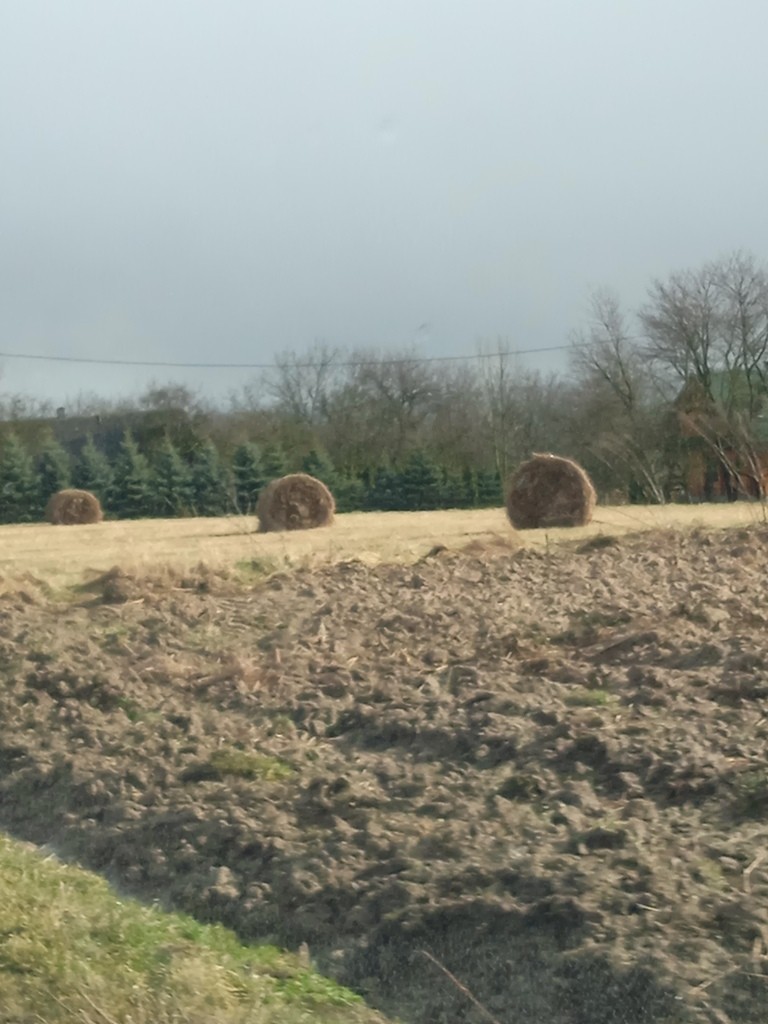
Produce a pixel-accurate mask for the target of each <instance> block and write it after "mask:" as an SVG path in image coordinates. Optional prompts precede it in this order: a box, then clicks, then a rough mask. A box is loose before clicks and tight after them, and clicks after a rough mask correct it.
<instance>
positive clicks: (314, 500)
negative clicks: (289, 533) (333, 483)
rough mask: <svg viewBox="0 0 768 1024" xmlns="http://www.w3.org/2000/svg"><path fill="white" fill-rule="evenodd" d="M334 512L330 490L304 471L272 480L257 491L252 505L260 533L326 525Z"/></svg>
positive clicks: (331, 520)
mask: <svg viewBox="0 0 768 1024" xmlns="http://www.w3.org/2000/svg"><path fill="white" fill-rule="evenodd" d="M335 511H336V503H335V502H334V500H333V495H332V494H331V492H330V491H329V490H328V488H327V487H326V486H325V484H324V483H322V482H321V481H320V480H317V479H315V477H313V476H309V475H308V474H307V473H291V474H290V475H289V476H283V477H280V479H278V480H273V481H272V482H271V483H269V484H267V486H266V487H265V488H264V490H263V491H262V492H261V494H260V495H259V500H258V502H257V504H256V515H257V516H258V517H259V531H260V532H261V533H267V532H270V531H273V530H313V529H314V528H315V527H317V526H330V525H331V524H332V523H333V514H334V512H335Z"/></svg>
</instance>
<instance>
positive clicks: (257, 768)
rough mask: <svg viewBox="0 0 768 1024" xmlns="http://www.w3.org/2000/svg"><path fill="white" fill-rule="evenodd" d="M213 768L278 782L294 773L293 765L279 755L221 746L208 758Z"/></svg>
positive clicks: (247, 777) (248, 777) (232, 773)
mask: <svg viewBox="0 0 768 1024" xmlns="http://www.w3.org/2000/svg"><path fill="white" fill-rule="evenodd" d="M208 763H209V764H210V766H211V768H213V769H214V770H215V771H217V772H218V773H219V774H220V775H236V776H238V778H241V779H265V780H267V781H268V782H277V781H279V780H280V779H288V778H290V777H291V775H293V768H292V767H291V765H289V764H286V762H285V761H281V760H280V758H279V757H270V756H268V755H265V754H250V753H249V752H248V751H247V750H235V749H234V748H232V747H221V748H220V749H219V750H215V751H214V752H213V753H212V754H211V756H210V757H209V758H208Z"/></svg>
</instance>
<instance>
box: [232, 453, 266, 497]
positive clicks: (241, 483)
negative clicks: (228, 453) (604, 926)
mask: <svg viewBox="0 0 768 1024" xmlns="http://www.w3.org/2000/svg"><path fill="white" fill-rule="evenodd" d="M232 476H233V484H234V493H235V503H236V505H237V508H238V511H239V512H241V513H242V514H243V515H250V514H251V513H252V512H253V510H254V509H255V508H256V502H257V501H258V499H259V493H260V492H261V490H262V488H263V487H264V485H265V484H266V482H267V481H266V479H265V473H264V470H263V468H262V464H261V453H260V452H259V449H258V448H257V447H256V445H255V444H251V443H250V442H247V443H245V444H241V445H238V446H237V448H235V452H234V455H233V456H232Z"/></svg>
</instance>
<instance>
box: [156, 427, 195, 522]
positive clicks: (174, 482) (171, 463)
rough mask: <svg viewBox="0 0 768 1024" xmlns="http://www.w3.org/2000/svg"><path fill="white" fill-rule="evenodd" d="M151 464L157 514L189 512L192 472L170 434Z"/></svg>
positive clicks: (166, 515)
mask: <svg viewBox="0 0 768 1024" xmlns="http://www.w3.org/2000/svg"><path fill="white" fill-rule="evenodd" d="M150 464H151V468H152V492H153V496H154V501H155V513H156V515H158V516H160V517H162V518H165V519H170V518H173V517H174V516H183V515H188V514H189V511H190V508H191V505H192V482H191V474H190V470H189V467H188V466H187V464H186V463H185V462H184V460H183V459H182V457H181V456H180V455H179V453H178V451H177V450H176V448H175V447H174V445H173V442H172V441H171V439H170V438H169V437H168V435H166V436H165V437H164V438H163V440H162V441H161V442H160V444H159V445H158V447H157V448H156V449H155V451H154V453H153V455H152V459H151V463H150Z"/></svg>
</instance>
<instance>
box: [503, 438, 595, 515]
mask: <svg viewBox="0 0 768 1024" xmlns="http://www.w3.org/2000/svg"><path fill="white" fill-rule="evenodd" d="M596 501H597V498H596V495H595V488H594V487H593V486H592V481H591V480H590V479H589V477H588V476H587V474H586V473H585V472H584V470H583V469H582V468H581V466H579V465H578V463H576V462H572V461H571V460H570V459H563V458H561V457H560V456H559V455H549V454H544V455H534V456H533V457H532V458H530V459H528V461H527V462H523V463H522V464H521V465H520V466H518V468H517V470H516V471H515V473H514V474H513V475H512V478H511V480H510V481H509V487H508V489H507V515H508V517H509V521H510V522H511V523H512V525H513V526H514V527H515V529H517V530H536V529H538V528H539V527H542V526H550V527H552V526H586V525H587V523H588V522H590V520H591V519H592V513H593V512H594V509H595V503H596Z"/></svg>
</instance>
